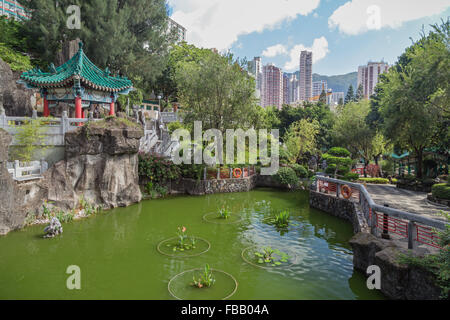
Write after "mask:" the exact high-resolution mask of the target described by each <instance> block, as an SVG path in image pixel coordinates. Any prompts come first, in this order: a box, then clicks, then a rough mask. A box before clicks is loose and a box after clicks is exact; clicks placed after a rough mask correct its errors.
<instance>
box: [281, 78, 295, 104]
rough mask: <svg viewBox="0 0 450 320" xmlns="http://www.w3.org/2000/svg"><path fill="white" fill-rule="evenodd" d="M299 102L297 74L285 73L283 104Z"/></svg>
mask: <svg viewBox="0 0 450 320" xmlns="http://www.w3.org/2000/svg"><path fill="white" fill-rule="evenodd" d="M297 100H298V80H297V76H296V75H295V73H283V103H284V104H292V103H294V102H296V101H297Z"/></svg>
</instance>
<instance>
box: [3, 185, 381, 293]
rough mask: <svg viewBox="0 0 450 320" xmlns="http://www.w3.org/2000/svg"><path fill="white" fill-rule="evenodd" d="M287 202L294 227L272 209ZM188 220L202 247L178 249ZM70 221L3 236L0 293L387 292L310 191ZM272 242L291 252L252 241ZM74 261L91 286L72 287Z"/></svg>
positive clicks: (155, 204) (185, 202) (164, 203)
mask: <svg viewBox="0 0 450 320" xmlns="http://www.w3.org/2000/svg"><path fill="white" fill-rule="evenodd" d="M222 207H225V208H228V209H229V210H230V211H231V216H230V217H229V219H227V221H223V220H222V219H217V216H216V213H217V212H218V210H220V209H221V208H222ZM282 210H288V211H289V212H290V214H291V217H290V225H289V227H288V228H287V229H286V228H285V229H277V228H276V227H275V226H274V225H273V224H272V223H270V219H268V218H269V217H271V216H273V215H274V214H275V213H277V212H280V211H282ZM211 213H212V214H211ZM224 222H225V223H224ZM179 226H184V227H186V231H185V233H186V234H187V235H191V236H194V237H195V238H196V239H197V249H194V251H195V252H194V251H192V253H196V254H198V255H193V256H190V257H189V254H187V253H186V252H180V251H175V252H172V251H171V250H170V249H171V247H170V241H171V240H169V244H167V243H166V242H163V241H164V240H166V239H170V238H173V237H176V236H177V235H176V232H177V227H179ZM63 227H64V233H63V234H62V235H61V236H59V237H57V238H54V239H42V237H41V236H42V230H43V226H32V227H28V228H25V229H23V230H21V231H16V232H12V233H10V234H9V235H8V236H6V237H2V238H0V299H175V298H174V296H173V295H175V296H176V297H178V298H189V299H196V298H199V299H202V298H208V297H210V298H216V299H220V298H224V297H226V296H227V295H230V294H231V296H230V297H229V299H243V300H247V299H251V300H259V299H283V300H292V299H384V297H383V296H382V295H381V294H380V293H379V292H376V291H371V290H368V289H367V288H366V280H365V277H364V275H363V274H361V273H359V272H357V271H354V270H353V264H352V259H353V256H352V250H351V247H350V245H349V244H348V240H349V239H350V238H351V237H352V227H351V225H350V224H349V223H347V222H346V221H343V220H340V219H338V218H336V217H333V216H330V215H327V214H326V213H322V212H320V211H317V210H314V209H311V208H309V204H308V193H307V192H282V191H276V190H271V189H257V190H254V191H251V192H244V193H234V194H216V195H208V196H201V197H189V196H177V197H170V198H166V199H160V200H151V201H144V202H141V203H140V204H137V205H134V206H130V207H127V208H119V209H114V210H110V211H106V212H103V213H99V214H98V215H96V216H93V217H91V218H88V219H84V220H81V221H76V222H72V223H68V224H64V225H63ZM203 240H206V241H203ZM160 243H162V244H161V245H159V244H160ZM158 245H159V246H158ZM265 246H270V247H271V248H273V249H279V250H280V251H282V252H284V253H286V254H287V255H289V261H287V262H286V263H282V264H281V265H276V266H274V265H273V264H270V265H266V264H264V265H260V264H258V263H259V262H260V261H259V262H258V260H257V259H256V260H253V258H254V253H252V250H254V251H258V250H259V249H262V248H263V247H265ZM158 248H159V249H160V251H158ZM206 250H207V251H206ZM204 251H206V252H204ZM161 252H163V253H165V254H162V253H161ZM202 252H204V253H202ZM249 252H250V253H249ZM173 256H175V257H173ZM249 262H250V263H249ZM205 264H209V265H210V267H211V268H212V269H213V275H215V276H216V280H217V281H216V283H215V284H214V285H213V287H211V288H206V289H205V288H202V289H198V288H194V287H192V286H190V283H189V282H192V274H195V272H196V271H193V273H192V272H191V271H189V270H192V269H197V268H204V266H205ZM71 265H76V266H79V267H80V270H81V290H68V289H67V287H66V281H67V278H68V277H69V276H70V275H69V274H66V270H67V268H68V266H71ZM186 271H187V272H186ZM222 271H223V272H222ZM190 272H191V273H190ZM229 276H232V277H229ZM172 278H173V280H172V281H170V280H171V279H172ZM233 280H235V281H233ZM169 281H170V282H171V283H170V286H172V288H171V289H172V290H171V292H172V294H173V295H172V294H171V293H170V292H169V288H168V287H170V286H169ZM236 284H237V287H235V285H236ZM212 288H214V290H215V291H214V290H213V289H212ZM202 290H206V291H202ZM208 290H211V292H210V293H208ZM205 292H206V294H204V293H205Z"/></svg>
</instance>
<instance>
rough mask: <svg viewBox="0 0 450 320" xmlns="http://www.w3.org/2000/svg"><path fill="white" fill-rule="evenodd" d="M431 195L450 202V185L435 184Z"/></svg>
mask: <svg viewBox="0 0 450 320" xmlns="http://www.w3.org/2000/svg"><path fill="white" fill-rule="evenodd" d="M431 193H432V194H433V197H436V198H438V199H444V200H450V185H449V184H448V183H439V184H435V185H434V186H433V187H432V188H431Z"/></svg>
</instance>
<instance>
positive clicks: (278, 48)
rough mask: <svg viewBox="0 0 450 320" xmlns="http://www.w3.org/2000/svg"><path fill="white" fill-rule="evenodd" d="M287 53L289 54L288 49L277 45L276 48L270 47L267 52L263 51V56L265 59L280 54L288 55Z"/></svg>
mask: <svg viewBox="0 0 450 320" xmlns="http://www.w3.org/2000/svg"><path fill="white" fill-rule="evenodd" d="M286 53H287V49H286V47H285V46H284V45H282V44H276V45H274V46H271V47H268V48H267V49H266V50H264V51H263V53H262V54H261V55H262V56H263V57H267V58H273V57H275V56H278V55H280V54H286Z"/></svg>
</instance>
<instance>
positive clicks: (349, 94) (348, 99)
mask: <svg viewBox="0 0 450 320" xmlns="http://www.w3.org/2000/svg"><path fill="white" fill-rule="evenodd" d="M353 101H355V92H354V89H353V85H350V87H348V91H347V95H346V96H345V100H344V103H345V104H347V103H350V102H353Z"/></svg>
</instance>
